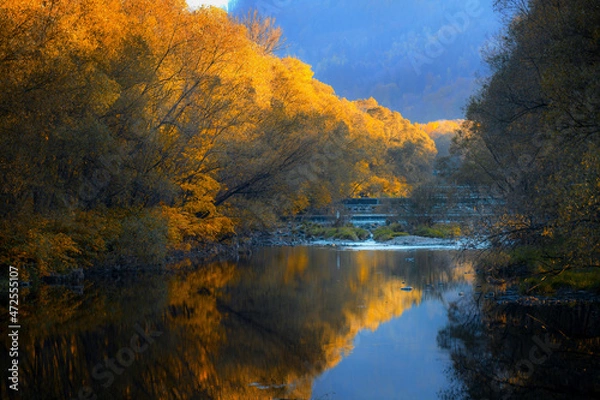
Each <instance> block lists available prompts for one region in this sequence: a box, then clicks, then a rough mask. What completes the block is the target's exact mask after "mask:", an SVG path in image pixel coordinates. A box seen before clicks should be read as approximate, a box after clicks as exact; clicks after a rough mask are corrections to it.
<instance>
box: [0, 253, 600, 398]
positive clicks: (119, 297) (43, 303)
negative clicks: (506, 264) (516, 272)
mask: <svg viewBox="0 0 600 400" xmlns="http://www.w3.org/2000/svg"><path fill="white" fill-rule="evenodd" d="M473 259H474V257H473V254H470V253H467V252H459V251H457V250H450V249H442V248H438V249H414V248H412V249H401V248H394V249H375V248H367V249H360V248H358V249H357V248H335V247H325V246H324V247H316V246H313V247H280V248H261V249H257V250H255V251H254V252H253V254H252V255H251V256H249V257H247V258H246V259H244V260H240V261H238V262H218V263H212V264H209V265H204V266H200V267H199V268H194V269H190V265H189V263H185V262H184V263H182V264H181V265H179V266H177V267H175V268H179V269H180V272H177V273H175V274H156V273H146V274H143V273H139V274H135V275H118V276H116V275H115V276H112V277H110V278H104V279H94V280H87V281H86V283H85V286H84V288H83V291H74V290H72V289H69V288H66V287H60V286H58V287H52V286H43V287H41V288H39V289H36V290H29V289H24V290H23V291H22V306H21V320H22V321H23V323H22V325H23V327H22V330H21V341H20V356H19V357H20V367H21V371H20V392H19V396H18V398H21V399H136V400H137V399H321V400H330V399H344V400H345V399H436V398H447V399H449V398H463V397H467V396H471V398H481V399H483V398H489V399H492V398H499V399H504V398H598V397H599V393H600V388H599V386H598V380H597V378H599V377H600V375H596V374H598V371H600V366H599V364H600V359H599V356H598V354H600V334H599V331H600V329H599V327H598V325H599V322H598V321H599V318H598V307H596V306H594V305H592V306H589V307H587V306H586V307H583V308H581V307H573V306H572V305H570V306H566V307H570V308H565V309H564V310H563V309H561V308H557V307H553V308H552V311H551V312H549V311H548V310H547V309H542V310H536V309H533V308H529V309H525V308H523V307H517V306H514V307H512V308H511V307H509V306H503V308H501V309H500V308H499V307H498V306H497V305H496V303H495V302H494V301H489V299H485V298H484V297H483V296H482V295H480V294H479V293H478V291H479V290H480V289H479V288H477V285H476V282H475V275H474V274H473ZM492 300H493V299H492ZM565 310H566V311H565ZM536 346H537V347H536ZM532 349H533V350H532ZM558 376H560V379H558V378H557V377H558ZM557 379H558V380H557ZM6 385H7V383H6V380H3V382H2V386H1V388H2V394H3V396H2V398H6V397H5V396H4V395H5V394H6V390H7V388H6ZM540 387H541V388H542V389H540ZM523 388H526V390H525V389H523ZM566 389H572V390H571V391H570V392H569V397H561V396H563V395H564V396H566V395H565V394H564V391H565V390H566ZM540 390H541V392H540ZM561 391H562V392H561ZM555 392H556V396H555ZM561 393H562V394H561ZM540 394H542V395H543V396H542V397H536V396H538V395H540ZM507 396H508V397H507ZM527 396H529V397H527ZM586 396H587V397H586ZM15 398H17V397H15Z"/></svg>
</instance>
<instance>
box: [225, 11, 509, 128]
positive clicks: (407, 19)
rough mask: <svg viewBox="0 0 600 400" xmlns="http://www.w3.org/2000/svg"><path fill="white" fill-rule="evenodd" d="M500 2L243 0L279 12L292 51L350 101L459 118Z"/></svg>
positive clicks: (414, 115) (416, 116)
mask: <svg viewBox="0 0 600 400" xmlns="http://www.w3.org/2000/svg"><path fill="white" fill-rule="evenodd" d="M492 3H493V0H466V1H465V0H444V1H441V0H414V1H394V0H372V1H368V2H367V1H365V0H322V1H315V0H293V1H292V0H237V1H231V2H230V5H229V10H230V12H231V13H233V14H234V15H242V14H245V13H246V12H247V11H248V10H249V9H258V10H259V12H261V13H262V14H263V15H265V16H272V17H275V19H276V21H277V24H278V25H280V26H281V27H282V28H283V31H284V36H285V37H286V38H287V44H288V47H287V49H286V50H285V52H286V53H287V54H290V55H294V56H297V57H298V58H300V59H301V60H303V61H305V62H307V63H309V64H311V65H312V66H313V69H314V71H315V77H316V78H317V79H319V80H321V81H323V82H325V83H328V84H330V85H331V86H333V87H334V89H335V90H336V92H337V93H338V94H339V95H341V96H344V97H347V98H349V99H351V100H353V99H358V98H369V97H371V96H372V97H374V98H375V99H377V101H378V102H379V103H380V104H382V105H384V106H386V107H389V108H392V109H394V110H397V111H399V112H400V113H401V114H402V115H404V116H405V117H407V118H409V119H410V120H412V121H421V122H428V121H434V120H439V119H456V118H461V117H462V116H463V113H462V110H461V108H462V107H463V106H464V104H465V101H466V99H467V98H468V96H469V95H470V94H471V93H472V92H473V90H474V89H475V88H476V74H477V73H484V72H483V70H482V68H483V67H482V64H481V62H480V61H481V56H480V50H481V48H482V46H483V45H484V42H485V41H486V39H487V38H491V37H492V35H493V34H494V33H495V32H496V31H497V30H498V27H499V23H498V21H497V17H496V16H495V15H494V13H493V10H492Z"/></svg>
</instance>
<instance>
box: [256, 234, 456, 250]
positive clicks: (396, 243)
mask: <svg viewBox="0 0 600 400" xmlns="http://www.w3.org/2000/svg"><path fill="white" fill-rule="evenodd" d="M463 243H464V239H462V238H457V239H441V238H430V237H425V236H417V235H407V236H401V237H396V238H393V239H390V240H384V241H376V240H374V239H373V238H371V237H369V238H367V239H363V240H348V239H333V238H332V239H327V238H322V237H321V238H319V237H306V236H305V235H297V234H296V235H294V234H290V233H289V232H279V233H277V232H275V233H272V234H263V235H261V236H257V237H255V238H253V239H252V245H253V246H257V247H260V246H267V247H279V246H338V247H357V248H367V247H368V248H373V249H377V248H381V249H386V248H388V249H389V248H398V247H411V248H412V247H421V248H435V247H444V248H460V247H461V246H462V244H463Z"/></svg>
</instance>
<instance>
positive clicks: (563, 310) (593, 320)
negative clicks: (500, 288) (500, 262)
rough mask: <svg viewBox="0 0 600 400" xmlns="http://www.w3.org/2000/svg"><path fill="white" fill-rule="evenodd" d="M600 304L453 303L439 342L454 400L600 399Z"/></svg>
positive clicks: (447, 392)
mask: <svg viewBox="0 0 600 400" xmlns="http://www.w3.org/2000/svg"><path fill="white" fill-rule="evenodd" d="M599 313H600V305H599V304H598V303H595V304H580V305H577V306H569V305H556V306H521V305H516V304H511V305H508V306H505V305H503V306H500V305H497V304H496V303H495V302H492V303H486V304H484V305H482V306H478V305H477V304H475V302H474V301H473V300H472V299H467V298H465V299H462V300H461V301H460V302H458V303H454V304H452V306H451V308H450V310H449V317H450V322H449V324H448V326H447V327H446V328H445V329H443V330H442V331H440V333H439V335H438V342H439V344H440V346H441V347H442V348H445V349H446V350H448V351H449V353H450V355H451V358H452V363H453V367H452V370H451V371H450V372H451V374H452V376H453V378H455V380H456V383H457V385H456V386H455V387H454V388H452V389H449V390H447V391H445V392H444V393H442V396H441V397H443V398H447V399H458V398H461V399H462V398H466V399H542V398H543V399H592V398H600V379H599V378H600V318H598V317H599Z"/></svg>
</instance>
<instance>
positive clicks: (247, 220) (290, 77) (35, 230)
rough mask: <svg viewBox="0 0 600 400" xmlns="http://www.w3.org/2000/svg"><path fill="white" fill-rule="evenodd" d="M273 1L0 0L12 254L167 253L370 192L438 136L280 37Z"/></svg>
mask: <svg viewBox="0 0 600 400" xmlns="http://www.w3.org/2000/svg"><path fill="white" fill-rule="evenodd" d="M280 44H281V31H280V30H279V29H278V28H276V27H275V25H274V24H273V21H272V20H271V19H269V18H262V17H260V16H259V15H257V14H249V15H248V16H247V17H246V18H244V19H242V20H241V21H238V20H235V19H233V18H232V17H230V16H229V15H227V13H225V12H224V11H223V10H220V9H217V8H201V9H198V10H196V11H191V10H189V9H188V8H187V5H186V4H185V2H184V1H182V0H158V1H156V0H154V1H148V0H123V1H116V0H115V1H99V0H77V1H75V0H45V1H41V0H27V1H23V0H7V1H4V2H2V3H1V4H0V73H1V74H2V76H3V79H2V80H0V143H1V146H0V148H1V149H2V151H1V152H0V188H1V190H0V204H1V206H0V226H1V229H0V246H1V252H0V253H1V254H2V256H1V257H2V259H0V262H2V263H11V264H17V265H29V264H33V265H35V266H36V270H37V271H38V272H40V273H42V274H47V273H50V272H60V271H61V270H64V269H66V268H70V267H73V266H76V265H92V264H94V263H98V262H118V263H128V262H143V263H150V262H158V261H160V260H162V259H163V258H164V256H165V254H166V253H167V252H168V251H171V250H190V249H192V248H198V247H201V246H205V245H208V244H212V243H215V242H220V241H224V240H229V239H230V238H232V237H234V236H235V235H240V234H243V233H245V232H247V231H248V230H252V229H257V228H262V229H264V228H265V227H268V226H271V225H272V224H273V223H274V222H275V221H276V220H277V218H278V217H280V216H282V215H292V214H295V213H298V212H301V211H303V210H306V209H308V208H310V207H319V206H323V205H326V204H329V203H330V202H332V201H336V200H340V199H342V198H345V197H348V196H358V195H360V194H369V195H402V194H406V193H407V192H408V191H409V190H410V187H411V185H412V184H414V183H415V182H416V181H417V180H418V179H419V175H420V174H422V173H424V172H426V171H427V170H428V169H430V168H431V165H430V164H431V160H432V158H433V156H434V155H435V147H434V145H433V142H432V141H431V140H430V139H429V138H428V137H427V135H426V134H425V133H424V132H422V131H421V130H420V129H418V128H416V127H415V126H414V125H412V124H411V123H410V122H409V121H407V120H405V119H404V118H402V116H400V114H398V113H394V112H392V111H390V110H388V109H386V108H384V107H382V106H380V105H378V104H377V103H376V102H375V101H374V100H373V99H370V100H365V101H358V102H350V101H348V100H345V99H343V98H340V97H339V96H337V95H336V94H335V93H334V91H333V89H332V88H331V87H329V86H327V85H325V84H323V83H321V82H319V81H317V80H316V79H314V77H313V72H312V70H311V67H310V66H308V65H307V64H304V63H303V62H301V61H300V60H298V59H295V58H290V57H285V58H280V57H277V56H275V55H274V54H273V51H274V50H275V49H277V48H278V46H279V45H280Z"/></svg>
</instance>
